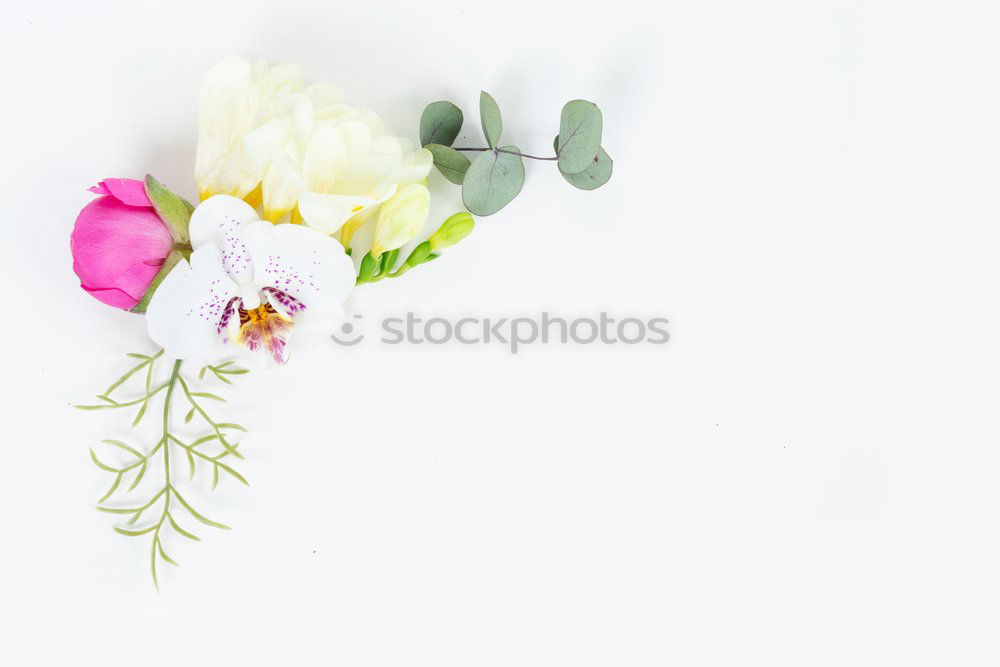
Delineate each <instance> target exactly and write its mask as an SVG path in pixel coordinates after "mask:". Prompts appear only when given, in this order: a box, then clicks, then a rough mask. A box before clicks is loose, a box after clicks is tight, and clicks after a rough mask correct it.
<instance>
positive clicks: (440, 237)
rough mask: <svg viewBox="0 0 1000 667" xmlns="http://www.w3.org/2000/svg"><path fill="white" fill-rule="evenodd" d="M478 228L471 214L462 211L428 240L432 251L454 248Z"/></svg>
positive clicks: (449, 219)
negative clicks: (473, 229) (474, 228)
mask: <svg viewBox="0 0 1000 667" xmlns="http://www.w3.org/2000/svg"><path fill="white" fill-rule="evenodd" d="M475 226H476V221H475V220H473V218H472V215H471V214H470V213H466V212H465V211H462V212H461V213H456V214H455V215H453V216H451V217H450V218H448V219H447V220H445V221H444V222H442V223H441V226H440V227H438V230H437V231H436V232H434V234H433V235H432V236H431V237H430V239H428V240H429V241H430V243H431V249H432V250H434V251H435V252H437V251H438V250H441V249H443V248H447V247H448V246H453V245H455V244H456V243H458V242H459V241H461V240H462V239H464V238H465V237H466V236H468V235H469V234H471V233H472V228H473V227H475Z"/></svg>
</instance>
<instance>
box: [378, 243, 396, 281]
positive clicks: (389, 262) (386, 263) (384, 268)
mask: <svg viewBox="0 0 1000 667" xmlns="http://www.w3.org/2000/svg"><path fill="white" fill-rule="evenodd" d="M397 257H399V248H396V249H394V250H390V251H389V252H387V253H384V254H383V255H382V260H381V261H380V262H379V267H378V274H379V275H382V274H383V273H388V272H389V271H391V270H392V267H393V266H395V265H396V258H397Z"/></svg>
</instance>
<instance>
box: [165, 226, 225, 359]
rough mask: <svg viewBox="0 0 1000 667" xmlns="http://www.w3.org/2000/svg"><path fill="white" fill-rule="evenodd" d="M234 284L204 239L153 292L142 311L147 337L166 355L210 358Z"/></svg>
mask: <svg viewBox="0 0 1000 667" xmlns="http://www.w3.org/2000/svg"><path fill="white" fill-rule="evenodd" d="M236 294H237V285H236V283H235V282H234V281H233V280H232V279H231V278H230V277H229V275H228V274H227V273H226V270H225V269H224V268H223V266H222V257H221V253H220V251H219V248H218V247H216V245H215V244H213V243H208V244H206V245H203V246H201V247H199V248H198V249H196V250H195V251H194V252H193V253H192V254H191V261H190V263H188V262H184V261H182V262H180V263H179V264H178V265H177V266H176V267H174V269H173V271H171V272H170V273H169V274H168V275H167V277H166V278H164V279H163V282H162V283H160V286H159V287H157V289H156V292H155V293H154V294H153V299H152V300H151V301H150V303H149V308H147V309H146V324H147V326H148V327H149V336H150V338H152V339H153V340H154V341H155V342H156V343H157V345H160V346H161V347H162V348H163V349H164V350H165V351H166V354H167V356H168V357H171V358H174V359H185V360H195V361H207V360H211V358H212V357H213V356H214V354H215V352H216V351H217V348H218V346H219V345H220V343H221V342H222V341H223V339H224V333H225V324H224V318H223V315H224V314H225V312H226V309H227V308H231V307H232V306H233V301H232V300H233V297H235V296H236Z"/></svg>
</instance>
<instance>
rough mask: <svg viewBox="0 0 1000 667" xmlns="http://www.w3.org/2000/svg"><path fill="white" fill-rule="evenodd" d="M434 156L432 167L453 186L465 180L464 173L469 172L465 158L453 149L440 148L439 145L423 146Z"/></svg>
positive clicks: (467, 161)
mask: <svg viewBox="0 0 1000 667" xmlns="http://www.w3.org/2000/svg"><path fill="white" fill-rule="evenodd" d="M424 148H426V149H427V150H429V151H430V152H431V155H433V156H434V166H435V167H437V168H438V171H440V172H441V174H442V175H443V176H444V177H445V178H447V179H448V180H449V181H451V182H452V183H454V184H455V185H461V184H462V181H464V180H465V172H467V171H468V170H469V165H470V164H472V163H471V162H469V158H467V157H465V156H464V155H462V154H461V153H459V152H458V151H456V150H455V149H454V148H449V147H448V146H442V145H441V144H427V145H426V146H424Z"/></svg>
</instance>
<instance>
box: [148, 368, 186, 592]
mask: <svg viewBox="0 0 1000 667" xmlns="http://www.w3.org/2000/svg"><path fill="white" fill-rule="evenodd" d="M180 373H181V360H180V359H178V360H177V361H175V362H174V369H173V371H171V373H170V381H169V382H168V384H167V395H166V397H164V399H163V440H162V442H163V477H164V481H163V488H164V491H165V496H164V498H163V514H161V515H160V520H159V522H157V524H156V529H155V531H154V532H153V544H152V546H151V547H150V567H151V568H152V572H153V585H154V586H156V589H157V590H159V589H160V583H159V581H157V579H156V551H157V549H158V548H159V545H160V528H162V527H163V522H164V521H166V520H167V517H169V516H170V492H171V490H172V489H173V486H172V485H171V483H170V442H169V439H170V397H171V395H172V394H173V393H174V387H175V386H176V385H177V381H178V380H179V379H180Z"/></svg>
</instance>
